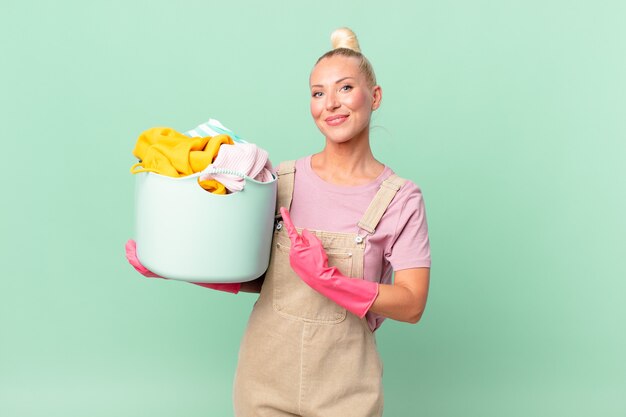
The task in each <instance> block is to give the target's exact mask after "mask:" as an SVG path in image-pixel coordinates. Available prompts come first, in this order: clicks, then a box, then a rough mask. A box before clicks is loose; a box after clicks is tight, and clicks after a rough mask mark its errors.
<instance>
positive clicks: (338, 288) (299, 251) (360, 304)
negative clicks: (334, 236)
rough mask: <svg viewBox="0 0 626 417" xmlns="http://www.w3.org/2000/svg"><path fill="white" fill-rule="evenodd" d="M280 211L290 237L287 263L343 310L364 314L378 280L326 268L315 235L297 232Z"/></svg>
mask: <svg viewBox="0 0 626 417" xmlns="http://www.w3.org/2000/svg"><path fill="white" fill-rule="evenodd" d="M280 214H281V215H282V216H283V224H284V226H285V227H286V230H287V234H288V235H289V239H290V240H291V249H290V250H289V263H290V264H291V267H292V268H293V270H294V271H295V272H296V274H298V276H300V278H302V280H303V281H304V282H306V283H307V284H308V285H309V286H310V287H311V288H313V289H314V290H315V291H317V292H319V293H320V294H322V295H324V296H325V297H328V298H330V299H331V300H333V301H334V302H336V303H337V304H339V305H340V306H342V307H344V308H345V309H346V310H348V311H350V312H352V313H354V314H356V315H357V316H359V317H360V318H361V317H363V316H365V313H367V310H369V308H370V306H371V305H372V303H373V302H374V300H375V299H376V297H377V296H378V283H376V282H371V281H364V280H362V279H359V278H349V277H346V276H344V275H342V274H341V273H340V272H339V270H338V269H337V268H336V267H334V266H333V267H329V266H328V257H327V256H326V251H325V250H324V247H323V246H322V242H321V241H320V240H319V239H318V238H317V236H315V235H314V234H312V233H311V232H309V231H308V230H306V229H304V230H303V231H302V235H299V234H298V231H297V230H296V228H295V227H294V225H293V223H292V222H291V218H290V217H289V212H288V211H287V209H286V208H284V207H281V208H280Z"/></svg>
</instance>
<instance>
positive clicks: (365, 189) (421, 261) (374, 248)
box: [289, 156, 430, 330]
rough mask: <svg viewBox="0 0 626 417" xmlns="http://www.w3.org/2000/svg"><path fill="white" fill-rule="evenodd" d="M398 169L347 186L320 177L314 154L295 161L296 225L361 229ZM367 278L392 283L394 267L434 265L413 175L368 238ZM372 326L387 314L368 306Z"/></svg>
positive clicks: (345, 230) (348, 230) (293, 211)
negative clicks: (374, 201)
mask: <svg viewBox="0 0 626 417" xmlns="http://www.w3.org/2000/svg"><path fill="white" fill-rule="evenodd" d="M392 174H393V171H392V170H391V169H390V168H389V167H385V169H384V170H383V172H382V173H381V174H380V175H379V176H378V178H376V179H375V180H374V181H372V182H370V183H369V184H365V185H360V186H355V187H344V186H339V185H334V184H331V183H328V182H326V181H324V180H323V179H321V178H320V177H319V176H318V175H317V174H316V173H315V172H314V171H313V169H312V168H311V156H307V157H304V158H301V159H299V160H297V161H296V175H295V184H294V194H293V200H292V203H291V208H290V210H289V212H290V214H291V220H292V221H293V224H294V225H295V226H296V227H301V228H307V229H309V230H325V231H330V232H340V233H357V232H359V233H360V234H362V235H364V234H365V233H366V232H365V231H362V230H359V229H358V227H357V223H358V221H359V220H360V219H361V217H362V216H363V214H364V213H365V210H366V209H367V207H368V205H369V203H370V202H371V201H372V199H373V198H374V196H375V195H376V192H377V191H378V188H379V187H380V184H381V183H382V182H383V181H384V180H385V179H386V178H388V177H389V176H390V175H392ZM364 262H365V265H364V277H363V278H364V279H365V280H367V281H372V282H379V283H382V284H391V274H392V271H394V270H395V271H398V270H401V269H408V268H419V267H430V243H429V239H428V226H427V223H426V212H425V207H424V200H423V198H422V192H421V190H420V188H419V187H418V186H417V185H415V184H414V183H413V182H411V181H407V182H406V184H404V186H403V187H402V188H401V189H400V190H399V191H398V193H397V194H396V196H395V197H394V199H393V201H392V202H391V204H390V205H389V207H388V208H387V211H386V212H385V214H384V215H383V217H382V219H381V220H380V222H379V223H378V226H377V227H376V232H375V233H374V234H373V235H372V236H368V237H367V238H366V247H365V261H364ZM366 318H367V321H368V323H369V326H370V328H371V329H372V330H375V329H377V328H378V327H380V325H381V324H382V322H383V320H384V317H383V316H380V315H377V314H375V313H371V312H368V313H367V315H366Z"/></svg>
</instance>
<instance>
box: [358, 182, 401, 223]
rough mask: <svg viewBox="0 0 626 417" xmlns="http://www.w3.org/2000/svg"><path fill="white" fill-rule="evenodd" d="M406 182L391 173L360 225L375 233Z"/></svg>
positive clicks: (381, 185)
mask: <svg viewBox="0 0 626 417" xmlns="http://www.w3.org/2000/svg"><path fill="white" fill-rule="evenodd" d="M404 183H406V180H405V179H404V178H400V177H399V176H397V175H396V174H392V175H390V176H389V178H387V179H386V180H385V181H383V182H382V184H380V188H379V189H378V192H377V193H376V195H375V196H374V199H373V200H372V201H371V202H370V205H369V206H368V207H367V210H365V214H364V215H363V217H361V220H360V221H359V223H358V226H359V227H360V228H361V229H363V230H365V231H367V232H368V233H369V234H372V233H374V231H375V230H376V226H378V222H379V221H380V219H381V218H382V217H383V214H385V211H387V207H389V204H390V203H391V200H393V198H394V197H395V196H396V193H397V192H398V190H399V189H400V188H402V186H403V185H404Z"/></svg>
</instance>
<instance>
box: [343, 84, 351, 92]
mask: <svg viewBox="0 0 626 417" xmlns="http://www.w3.org/2000/svg"><path fill="white" fill-rule="evenodd" d="M350 90H352V86H351V85H349V84H346V85H344V86H343V87H341V91H350Z"/></svg>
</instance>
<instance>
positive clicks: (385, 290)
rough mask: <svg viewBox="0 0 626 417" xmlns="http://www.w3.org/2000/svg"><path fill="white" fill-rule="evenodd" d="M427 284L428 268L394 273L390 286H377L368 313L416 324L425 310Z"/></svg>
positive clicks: (428, 278) (428, 281) (428, 279)
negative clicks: (375, 294)
mask: <svg viewBox="0 0 626 417" xmlns="http://www.w3.org/2000/svg"><path fill="white" fill-rule="evenodd" d="M429 283H430V268H411V269H402V270H400V271H395V272H394V283H393V284H392V285H387V284H380V285H379V287H378V296H377V297H376V300H374V303H373V304H372V306H371V307H370V311H371V312H373V313H378V314H381V315H383V316H385V317H388V318H390V319H393V320H398V321H405V322H408V323H417V322H418V321H419V320H420V318H421V317H422V313H424V309H425V308H426V299H427V298H428V286H429Z"/></svg>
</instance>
